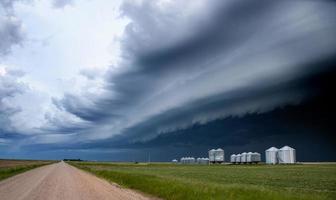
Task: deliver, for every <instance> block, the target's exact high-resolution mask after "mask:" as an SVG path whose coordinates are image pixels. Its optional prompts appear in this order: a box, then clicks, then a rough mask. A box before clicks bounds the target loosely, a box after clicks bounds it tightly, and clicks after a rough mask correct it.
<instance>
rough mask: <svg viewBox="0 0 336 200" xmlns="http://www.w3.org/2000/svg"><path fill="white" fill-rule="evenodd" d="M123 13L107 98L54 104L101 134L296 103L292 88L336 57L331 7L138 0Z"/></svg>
mask: <svg viewBox="0 0 336 200" xmlns="http://www.w3.org/2000/svg"><path fill="white" fill-rule="evenodd" d="M260 5H262V6H260ZM121 10H122V13H123V16H124V17H127V18H129V19H130V20H131V22H130V23H129V24H128V25H127V27H126V29H125V32H124V36H123V38H122V40H121V43H122V50H123V51H122V56H123V58H124V59H123V60H122V62H121V63H119V65H120V66H119V68H118V70H111V71H110V72H107V74H106V75H105V76H106V77H107V78H105V84H104V89H105V90H106V91H107V92H106V93H104V95H102V96H99V97H96V96H95V97H93V96H91V97H90V96H85V97H84V96H81V97H74V96H71V95H65V96H64V98H63V99H61V100H58V101H55V104H56V105H58V107H59V108H62V109H63V110H66V111H67V112H69V113H71V114H73V115H76V116H78V117H80V118H81V119H84V120H87V121H91V122H94V123H95V124H98V125H97V126H96V127H93V128H92V129H91V130H90V132H94V134H95V136H97V135H100V137H111V136H113V135H116V134H121V135H128V134H130V135H131V137H129V138H128V139H130V140H136V139H140V140H141V139H148V138H152V137H155V135H157V134H160V133H163V132H169V131H173V130H176V129H180V128H187V127H188V126H191V125H192V124H194V123H207V122H208V121H212V120H215V119H218V118H223V117H227V116H230V115H234V116H236V115H238V116H241V115H244V114H246V113H255V112H257V113H258V112H266V111H268V110H272V109H273V108H276V107H278V106H282V105H286V104H297V103H298V102H300V100H302V99H303V97H304V96H305V91H304V89H303V88H300V87H296V88H295V87H294V88H291V83H292V82H293V81H295V80H297V79H300V78H302V77H305V76H308V75H311V74H314V73H316V72H318V71H319V70H321V68H318V67H316V66H313V65H311V63H314V62H317V61H318V60H320V59H324V58H327V57H330V56H333V55H334V53H335V40H334V39H332V35H334V34H335V33H336V29H335V21H334V20H333V19H334V18H335V14H334V10H335V4H334V3H332V2H330V1H322V2H313V1H282V2H268V1H265V2H263V3H262V4H260V3H257V2H255V1H250V2H248V3H246V2H242V1H226V2H225V3H218V2H216V1H214V2H211V3H209V2H205V1H197V3H194V1H183V2H157V1H139V2H137V3H136V4H135V3H134V2H126V3H124V4H123V5H122V7H121ZM144 127H146V128H144ZM100 137H98V136H97V138H100Z"/></svg>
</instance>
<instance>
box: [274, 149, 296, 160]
mask: <svg viewBox="0 0 336 200" xmlns="http://www.w3.org/2000/svg"><path fill="white" fill-rule="evenodd" d="M278 159H279V163H281V164H294V163H295V162H296V153H295V149H293V148H291V147H289V146H284V147H282V148H281V149H279V152H278Z"/></svg>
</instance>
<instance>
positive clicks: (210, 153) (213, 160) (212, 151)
mask: <svg viewBox="0 0 336 200" xmlns="http://www.w3.org/2000/svg"><path fill="white" fill-rule="evenodd" d="M215 154H216V150H215V149H211V150H210V151H209V161H210V162H211V163H214V162H215Z"/></svg>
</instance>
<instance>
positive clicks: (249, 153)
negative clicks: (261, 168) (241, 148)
mask: <svg viewBox="0 0 336 200" xmlns="http://www.w3.org/2000/svg"><path fill="white" fill-rule="evenodd" d="M252 157H253V153H252V152H248V153H247V155H246V162H247V163H252Z"/></svg>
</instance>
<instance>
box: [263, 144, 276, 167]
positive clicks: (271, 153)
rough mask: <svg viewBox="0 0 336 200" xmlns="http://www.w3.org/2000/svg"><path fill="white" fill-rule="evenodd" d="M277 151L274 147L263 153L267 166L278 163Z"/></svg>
mask: <svg viewBox="0 0 336 200" xmlns="http://www.w3.org/2000/svg"><path fill="white" fill-rule="evenodd" d="M278 151H279V149H277V148H275V147H271V148H269V149H267V150H266V151H265V156H266V163H267V164H277V163H278Z"/></svg>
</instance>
